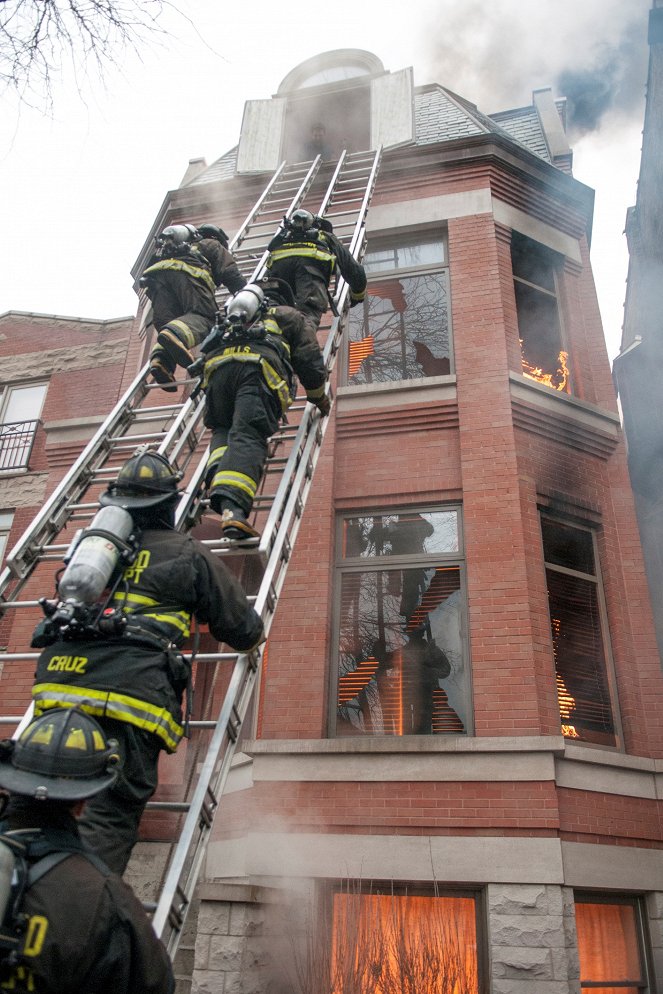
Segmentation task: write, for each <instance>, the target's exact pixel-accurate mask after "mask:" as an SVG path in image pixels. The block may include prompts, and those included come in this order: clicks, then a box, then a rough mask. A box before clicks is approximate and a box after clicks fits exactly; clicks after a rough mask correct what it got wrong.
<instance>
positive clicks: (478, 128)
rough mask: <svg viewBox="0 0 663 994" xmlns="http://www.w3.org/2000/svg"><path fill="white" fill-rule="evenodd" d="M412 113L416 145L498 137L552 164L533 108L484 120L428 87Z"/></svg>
mask: <svg viewBox="0 0 663 994" xmlns="http://www.w3.org/2000/svg"><path fill="white" fill-rule="evenodd" d="M414 110H415V127H416V144H417V145H430V144H432V143H433V142H440V141H452V140H454V139H457V138H467V137H470V136H471V135H480V134H501V135H503V136H505V137H507V138H510V139H512V140H513V141H516V142H518V144H519V145H522V146H524V147H525V148H526V149H528V150H529V151H530V152H533V153H534V155H537V156H539V158H541V159H544V160H545V161H546V162H550V161H551V159H550V153H549V151H548V145H547V143H546V140H545V137H544V134H543V130H542V128H541V124H540V121H539V116H538V114H537V112H536V108H535V107H520V108H518V109H516V110H506V111H500V112H499V113H497V114H491V115H490V116H487V115H485V114H482V113H481V111H479V110H478V109H477V108H476V107H475V106H474V104H470V103H468V102H467V101H465V100H463V98H462V97H458V96H457V95H456V94H454V93H452V92H451V91H450V90H446V89H445V88H444V87H442V86H439V85H431V86H426V87H421V88H419V89H415V97H414ZM236 161H237V147H235V148H233V149H231V150H230V151H229V152H226V153H225V155H222V156H221V158H220V159H217V160H216V162H213V163H212V165H211V166H208V167H207V169H205V170H203V172H201V173H200V174H199V175H198V176H196V177H195V178H194V179H193V180H191V182H190V183H189V184H187V185H188V186H200V185H202V184H204V183H213V182H216V181H217V180H225V179H230V178H231V177H232V176H233V175H234V173H235V163H236Z"/></svg>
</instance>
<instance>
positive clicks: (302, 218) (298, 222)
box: [289, 208, 315, 234]
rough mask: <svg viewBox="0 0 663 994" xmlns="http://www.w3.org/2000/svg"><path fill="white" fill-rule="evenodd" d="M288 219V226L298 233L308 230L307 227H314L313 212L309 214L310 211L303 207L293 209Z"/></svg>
mask: <svg viewBox="0 0 663 994" xmlns="http://www.w3.org/2000/svg"><path fill="white" fill-rule="evenodd" d="M289 220H290V227H291V228H292V230H293V231H296V232H297V233H298V234H299V233H300V232H305V231H308V230H309V228H315V217H314V216H313V214H311V212H310V211H305V210H304V209H303V208H300V209H299V210H297V211H294V212H293V213H292V214H291V215H290V218H289Z"/></svg>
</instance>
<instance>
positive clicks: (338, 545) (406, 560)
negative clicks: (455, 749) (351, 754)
mask: <svg viewBox="0 0 663 994" xmlns="http://www.w3.org/2000/svg"><path fill="white" fill-rule="evenodd" d="M444 511H455V512H456V516H457V517H456V520H457V528H458V530H457V535H458V550H457V551H456V552H446V553H444V552H440V553H430V554H429V553H419V554H417V553H409V554H407V555H388V556H372V557H364V558H362V557H359V556H349V557H346V558H343V531H344V523H345V521H347V520H348V519H349V518H359V517H367V518H368V517H380V516H392V515H396V514H403V513H406V514H408V513H409V514H426V513H436V512H438V513H439V512H444ZM462 512H463V505H462V503H460V502H458V501H450V502H449V503H446V504H445V503H441V504H412V505H409V506H408V505H406V506H403V505H399V506H397V507H384V506H380V507H371V508H368V509H367V508H359V509H357V508H355V509H352V510H347V509H344V510H343V511H341V512H339V513H338V514H337V516H336V534H335V538H334V576H333V581H332V612H331V624H332V637H331V640H330V641H331V665H330V667H329V674H330V681H329V687H330V690H329V708H328V716H327V735H328V737H329V738H333V739H340V738H345V736H339V735H338V733H337V709H338V689H339V687H338V681H339V666H338V664H339V658H340V642H341V593H342V583H343V577H344V576H345V575H346V574H352V573H365V572H369V571H371V572H376V573H377V572H387V571H389V570H392V569H393V570H397V569H399V568H408V567H411V568H417V567H422V566H428V567H433V566H437V565H442V564H444V563H447V564H449V565H454V566H457V567H458V573H459V580H460V586H459V588H458V589H459V592H460V594H461V608H460V629H461V630H460V643H461V649H462V653H463V667H464V670H465V683H466V686H465V691H464V705H465V715H464V716H463V721H464V725H465V731H464V732H463V733H458V735H457V737H459V738H473V737H474V735H475V716H474V694H473V686H472V665H471V656H470V630H469V616H468V597H467V563H466V555H465V536H464V529H463V513H462ZM361 737H362V738H366V739H375V738H378V737H387V738H389V739H396V738H401V737H402V738H405V736H392V735H389V736H379V735H378V734H375V735H372V734H368V733H367V734H365V735H364V736H361ZM416 737H417V738H419V739H425V738H430V739H433V740H435V739H437V738H439V737H443V738H452V737H453V736H452V734H451V733H448V734H445V735H443V736H438V735H435V734H433V733H430V735H428V736H426V735H417V736H416Z"/></svg>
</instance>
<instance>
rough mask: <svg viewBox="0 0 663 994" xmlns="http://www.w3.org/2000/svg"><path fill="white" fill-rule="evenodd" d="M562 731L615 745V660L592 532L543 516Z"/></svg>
mask: <svg viewBox="0 0 663 994" xmlns="http://www.w3.org/2000/svg"><path fill="white" fill-rule="evenodd" d="M541 530H542V535H543V555H544V560H545V567H546V580H547V584H548V604H549V608H550V625H551V631H552V644H553V655H554V658H555V672H556V679H557V695H558V699H559V710H560V718H561V726H562V733H563V734H564V735H565V736H566V737H567V738H572V739H579V740H581V741H584V742H594V743H597V744H599V745H607V746H614V745H617V728H616V721H615V712H616V708H615V706H614V704H613V700H612V695H611V692H610V687H611V684H612V682H613V679H612V677H613V674H612V660H611V656H610V649H609V641H608V638H607V621H606V614H605V604H604V599H603V590H602V586H601V582H600V576H599V574H598V568H597V557H596V553H595V543H594V535H593V533H592V531H591V530H590V529H588V528H581V527H578V526H574V525H570V524H568V523H566V522H563V521H558V520H555V519H553V518H549V517H547V516H545V515H544V516H542V518H541Z"/></svg>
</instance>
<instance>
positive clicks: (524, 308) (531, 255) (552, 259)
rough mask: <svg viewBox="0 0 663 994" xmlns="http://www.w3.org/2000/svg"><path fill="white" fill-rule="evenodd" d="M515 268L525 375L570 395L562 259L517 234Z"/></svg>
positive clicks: (514, 238) (513, 239) (513, 245)
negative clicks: (562, 321) (561, 293)
mask: <svg viewBox="0 0 663 994" xmlns="http://www.w3.org/2000/svg"><path fill="white" fill-rule="evenodd" d="M511 265H512V268H513V283H514V290H515V294H516V311H517V314H518V335H519V337H520V353H521V359H522V370H521V372H522V374H523V376H525V377H526V378H527V379H529V380H534V381H535V382H536V383H542V384H544V385H545V386H548V387H551V388H552V389H553V390H558V391H561V392H563V393H570V392H571V385H570V379H569V368H568V358H569V354H568V351H567V349H566V348H565V346H564V344H563V341H562V331H561V325H560V318H559V306H558V301H557V270H558V269H559V267H560V257H559V256H558V255H557V253H555V252H552V251H551V250H550V249H547V248H545V246H543V245H539V243H538V242H534V241H532V239H531V238H526V237H525V236H524V235H520V234H518V232H517V231H514V232H513V233H512V236H511Z"/></svg>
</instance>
